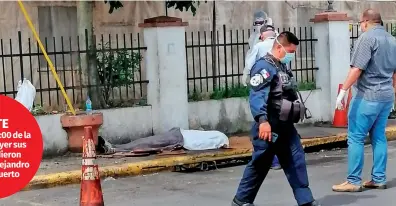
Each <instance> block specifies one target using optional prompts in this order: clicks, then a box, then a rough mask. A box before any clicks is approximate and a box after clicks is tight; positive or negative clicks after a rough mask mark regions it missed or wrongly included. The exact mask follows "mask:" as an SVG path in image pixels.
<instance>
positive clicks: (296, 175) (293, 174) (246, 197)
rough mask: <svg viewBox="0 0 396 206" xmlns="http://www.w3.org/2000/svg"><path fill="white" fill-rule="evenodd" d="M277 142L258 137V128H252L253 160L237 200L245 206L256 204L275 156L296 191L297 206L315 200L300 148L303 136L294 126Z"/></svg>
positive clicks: (244, 177)
mask: <svg viewBox="0 0 396 206" xmlns="http://www.w3.org/2000/svg"><path fill="white" fill-rule="evenodd" d="M279 131H282V132H279V133H278V135H279V136H278V139H277V141H276V143H272V142H268V141H264V140H261V139H259V138H258V126H257V125H255V126H253V129H252V135H253V138H252V143H253V149H254V151H253V154H252V160H251V161H250V162H249V164H248V165H247V166H246V169H245V171H244V173H243V177H242V180H241V182H240V184H239V187H238V191H237V193H236V196H235V197H236V199H238V200H239V201H241V202H245V203H253V202H254V200H255V198H256V195H257V193H258V191H259V189H260V186H261V184H262V183H263V181H264V179H265V177H266V176H267V174H268V171H269V169H270V167H271V163H272V160H273V159H274V155H275V154H276V155H277V156H278V159H279V163H280V165H281V166H282V168H283V170H284V172H285V175H286V177H287V180H288V181H289V183H290V186H291V188H292V190H293V193H294V197H295V199H296V200H297V204H298V205H303V204H306V203H310V202H312V201H314V199H313V196H312V192H311V189H310V188H309V182H308V174H307V165H306V162H305V153H304V150H303V147H302V145H301V141H300V136H299V135H298V133H297V130H296V128H295V127H294V125H288V126H287V128H286V127H283V129H281V130H279Z"/></svg>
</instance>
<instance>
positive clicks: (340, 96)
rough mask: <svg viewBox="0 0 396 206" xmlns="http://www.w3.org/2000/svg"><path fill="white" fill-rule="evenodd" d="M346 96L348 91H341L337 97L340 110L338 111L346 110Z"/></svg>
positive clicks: (337, 107)
mask: <svg viewBox="0 0 396 206" xmlns="http://www.w3.org/2000/svg"><path fill="white" fill-rule="evenodd" d="M345 94H346V90H343V89H341V90H340V93H339V94H338V96H337V100H336V109H338V110H343V109H344V105H343V100H344V97H345Z"/></svg>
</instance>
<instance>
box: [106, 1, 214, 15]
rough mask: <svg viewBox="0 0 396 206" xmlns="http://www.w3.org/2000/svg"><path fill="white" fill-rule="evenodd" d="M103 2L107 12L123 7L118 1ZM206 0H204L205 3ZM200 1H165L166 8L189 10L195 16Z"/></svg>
mask: <svg viewBox="0 0 396 206" xmlns="http://www.w3.org/2000/svg"><path fill="white" fill-rule="evenodd" d="M104 2H105V4H107V3H108V4H109V5H110V8H109V13H110V14H111V13H113V11H114V10H117V9H119V8H122V7H124V5H122V3H121V2H120V1H104ZM206 2H207V1H205V3H206ZM199 4H200V1H166V7H167V8H175V9H178V10H180V11H181V12H184V11H188V10H191V12H192V13H193V15H194V16H195V14H196V12H197V7H198V6H199Z"/></svg>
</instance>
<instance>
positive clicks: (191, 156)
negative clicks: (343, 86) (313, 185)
mask: <svg viewBox="0 0 396 206" xmlns="http://www.w3.org/2000/svg"><path fill="white" fill-rule="evenodd" d="M297 129H298V131H299V133H300V135H301V136H302V140H301V141H302V144H303V146H304V147H312V146H319V145H325V144H329V143H335V142H341V141H345V140H346V129H345V128H329V127H314V126H298V128H297ZM387 137H388V139H389V140H395V139H396V121H393V120H391V121H389V125H388V128H387ZM230 146H231V148H230V149H221V150H211V151H200V152H196V151H187V152H186V154H182V155H170V156H157V155H151V156H147V157H123V158H98V159H97V163H98V165H99V168H100V174H101V176H102V177H103V178H105V177H122V176H134V175H142V174H147V173H154V172H158V171H163V170H168V171H169V170H172V169H173V168H174V167H175V166H178V165H188V164H196V163H201V162H212V161H217V160H224V159H235V158H244V157H250V156H251V151H252V150H251V149H252V145H251V142H250V137H249V136H246V135H243V136H233V137H230ZM80 178H81V156H78V155H75V156H67V157H59V158H53V159H46V160H43V161H42V163H41V165H40V169H39V171H38V172H37V174H36V176H35V177H34V178H33V180H32V181H31V182H30V184H29V185H28V186H27V187H26V188H25V190H29V189H36V188H48V187H54V186H60V185H67V184H75V183H79V182H80Z"/></svg>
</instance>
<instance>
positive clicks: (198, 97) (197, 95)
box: [188, 90, 205, 102]
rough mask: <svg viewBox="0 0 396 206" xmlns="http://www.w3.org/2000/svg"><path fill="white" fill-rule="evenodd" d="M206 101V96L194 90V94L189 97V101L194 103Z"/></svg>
mask: <svg viewBox="0 0 396 206" xmlns="http://www.w3.org/2000/svg"><path fill="white" fill-rule="evenodd" d="M204 99H205V97H204V95H203V94H202V93H200V92H197V90H194V91H193V93H192V94H190V95H189V96H188V100H189V101H193V102H196V101H202V100H204Z"/></svg>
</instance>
